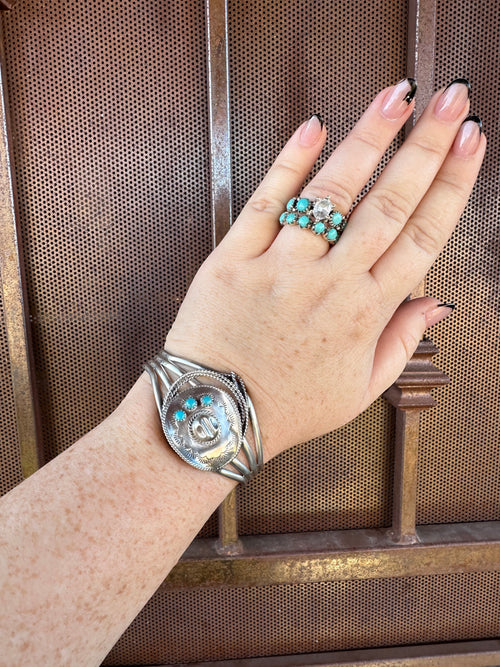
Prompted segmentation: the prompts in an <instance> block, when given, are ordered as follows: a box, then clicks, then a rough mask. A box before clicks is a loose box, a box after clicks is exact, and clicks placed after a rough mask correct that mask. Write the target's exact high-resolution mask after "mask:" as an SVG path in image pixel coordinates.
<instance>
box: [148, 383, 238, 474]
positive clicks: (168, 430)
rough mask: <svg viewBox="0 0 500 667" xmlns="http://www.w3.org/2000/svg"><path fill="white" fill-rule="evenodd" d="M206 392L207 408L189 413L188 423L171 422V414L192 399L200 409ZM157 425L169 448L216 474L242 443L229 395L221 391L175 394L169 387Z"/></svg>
mask: <svg viewBox="0 0 500 667" xmlns="http://www.w3.org/2000/svg"><path fill="white" fill-rule="evenodd" d="M183 384H186V383H183ZM208 391H210V396H211V398H212V403H211V405H209V406H206V407H200V408H198V409H195V410H193V411H192V413H190V415H189V419H185V420H183V421H179V420H177V419H175V413H176V412H177V410H179V409H182V406H183V405H185V402H186V400H187V399H189V398H194V399H195V400H196V401H197V403H198V405H200V404H201V399H202V397H203V396H206V395H207V393H208ZM161 423H162V427H163V432H164V433H165V437H166V438H167V440H168V442H169V444H170V446H171V447H172V448H173V449H174V450H175V451H176V452H177V454H178V455H179V456H180V457H181V458H183V459H184V460H185V461H187V462H188V463H190V464H191V465H193V466H195V467H196V468H199V469H200V470H219V469H220V468H222V467H224V466H225V465H226V464H227V463H229V462H230V461H232V460H233V459H234V458H235V457H236V456H237V455H238V452H239V451H240V448H241V442H242V439H243V432H242V423H241V418H240V414H239V411H238V407H237V405H236V403H235V401H234V400H233V399H232V398H231V396H230V395H229V392H227V391H225V390H224V389H222V388H216V387H213V386H207V385H198V386H196V387H191V386H189V385H188V386H187V388H183V389H182V390H181V391H179V392H177V391H176V389H174V387H173V388H172V390H171V391H170V393H169V394H168V396H166V397H165V400H164V402H163V407H162V413H161Z"/></svg>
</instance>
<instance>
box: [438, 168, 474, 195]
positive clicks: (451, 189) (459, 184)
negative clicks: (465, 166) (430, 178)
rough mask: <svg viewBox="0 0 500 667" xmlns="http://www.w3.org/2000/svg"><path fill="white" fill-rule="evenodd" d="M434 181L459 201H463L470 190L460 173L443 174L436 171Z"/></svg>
mask: <svg viewBox="0 0 500 667" xmlns="http://www.w3.org/2000/svg"><path fill="white" fill-rule="evenodd" d="M435 182H436V183H438V184H439V185H442V186H443V188H445V189H446V191H447V192H448V193H449V194H451V196H452V197H454V198H456V199H457V200H459V201H464V200H465V199H466V198H467V197H468V196H469V192H470V188H469V187H468V184H465V183H464V182H463V180H462V178H461V174H451V175H448V176H445V175H443V174H440V173H438V174H437V176H436V178H435Z"/></svg>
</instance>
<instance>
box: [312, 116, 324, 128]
mask: <svg viewBox="0 0 500 667" xmlns="http://www.w3.org/2000/svg"><path fill="white" fill-rule="evenodd" d="M314 117H316V118H317V119H318V120H319V122H320V124H321V129H323V127H324V126H325V121H324V120H323V118H322V117H321V115H320V114H319V113H313V115H312V116H311V118H314Z"/></svg>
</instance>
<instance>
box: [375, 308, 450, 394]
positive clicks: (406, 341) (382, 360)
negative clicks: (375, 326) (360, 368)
mask: <svg viewBox="0 0 500 667" xmlns="http://www.w3.org/2000/svg"><path fill="white" fill-rule="evenodd" d="M454 308H455V305H454V304H450V303H443V302H442V301H439V300H438V299H433V298H430V297H422V298H419V299H412V300H411V301H405V302H404V303H403V304H401V305H400V306H399V308H398V309H397V310H396V312H395V313H394V315H393V316H392V318H391V320H390V321H389V323H388V324H387V326H386V327H385V329H384V331H383V332H382V334H381V336H380V338H379V340H378V343H377V347H376V350H375V356H374V359H373V369H372V377H371V380H370V385H369V394H370V396H371V397H372V400H374V399H375V398H376V397H377V396H380V394H381V393H382V392H384V391H385V390H386V389H387V388H388V387H390V385H391V384H392V383H393V382H394V381H395V380H396V379H397V378H398V377H399V375H400V374H401V373H402V372H403V369H404V367H405V366H406V364H407V362H408V361H409V359H410V358H411V356H412V355H413V353H414V352H415V350H416V349H417V346H418V343H419V341H420V340H421V338H422V336H423V334H424V331H425V330H426V329H427V328H428V327H431V326H432V325H434V324H437V323H438V322H440V321H441V320H443V319H444V318H445V317H447V316H448V315H450V314H451V313H452V312H453V309H454Z"/></svg>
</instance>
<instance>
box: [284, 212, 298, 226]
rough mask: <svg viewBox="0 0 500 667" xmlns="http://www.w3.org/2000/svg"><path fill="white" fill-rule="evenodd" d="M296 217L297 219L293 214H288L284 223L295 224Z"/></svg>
mask: <svg viewBox="0 0 500 667" xmlns="http://www.w3.org/2000/svg"><path fill="white" fill-rule="evenodd" d="M296 217H297V216H296V215H295V213H289V214H288V215H287V216H286V221H287V222H288V224H289V225H291V224H292V223H294V222H295V219H296Z"/></svg>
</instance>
